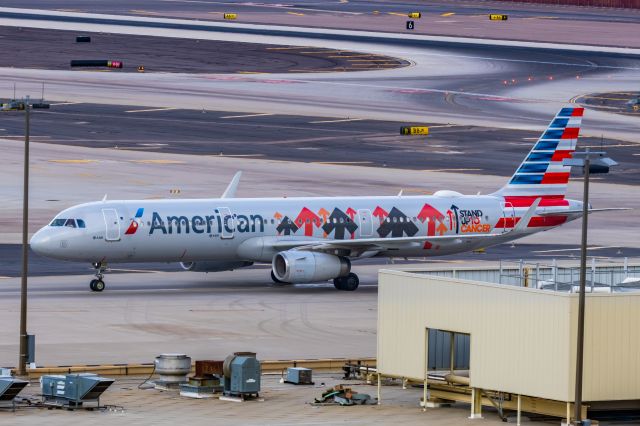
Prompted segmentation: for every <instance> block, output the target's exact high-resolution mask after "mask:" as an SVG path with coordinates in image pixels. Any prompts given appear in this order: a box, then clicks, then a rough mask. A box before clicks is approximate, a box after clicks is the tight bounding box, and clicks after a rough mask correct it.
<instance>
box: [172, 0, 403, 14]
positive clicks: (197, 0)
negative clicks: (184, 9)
mask: <svg viewBox="0 0 640 426" xmlns="http://www.w3.org/2000/svg"><path fill="white" fill-rule="evenodd" d="M160 1H164V2H168V3H203V4H222V5H228V6H238V5H240V6H257V7H264V8H273V9H291V10H307V11H310V12H329V13H339V14H344V15H362V12H347V11H343V10H331V9H311V8H308V7H298V6H293V5H288V4H267V3H253V4H252V3H240V4H238V3H235V2H226V1H204V0H160ZM403 16H404V15H403Z"/></svg>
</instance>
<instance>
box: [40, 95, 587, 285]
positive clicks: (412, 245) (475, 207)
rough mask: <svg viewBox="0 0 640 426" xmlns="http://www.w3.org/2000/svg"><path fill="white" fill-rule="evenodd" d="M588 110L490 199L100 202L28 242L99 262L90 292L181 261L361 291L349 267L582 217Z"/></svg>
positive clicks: (461, 247)
mask: <svg viewBox="0 0 640 426" xmlns="http://www.w3.org/2000/svg"><path fill="white" fill-rule="evenodd" d="M582 114H583V108H576V107H568V108H562V109H561V110H560V111H559V112H558V114H557V115H556V116H555V118H554V119H553V121H552V122H551V124H549V127H548V128H547V130H546V131H545V132H544V133H543V134H542V135H541V136H540V138H539V139H538V141H537V142H536V144H535V145H534V146H533V148H532V149H531V151H530V152H529V154H527V156H526V157H525V159H524V161H523V162H522V164H520V166H519V167H518V168H517V170H516V172H515V173H514V175H513V176H512V177H511V179H510V180H509V182H508V183H507V184H506V185H505V186H504V187H502V188H501V189H499V190H498V191H496V192H494V193H492V194H489V195H463V194H460V193H458V192H455V191H448V190H443V191H438V192H436V193H435V194H433V195H432V196H404V195H402V193H401V194H399V195H397V196H381V197H322V198H306V197H304V198H303V197H301V198H234V195H235V191H236V188H237V185H238V181H239V177H240V176H239V174H236V176H235V177H234V179H233V180H232V181H231V183H230V184H229V186H228V188H227V190H226V191H225V193H224V194H223V195H222V197H221V198H218V199H190V200H130V201H112V200H107V199H106V196H105V199H103V200H102V201H97V202H91V203H86V204H80V205H77V206H74V207H71V208H69V209H66V210H64V211H62V212H61V213H60V214H58V215H57V216H56V217H55V218H54V219H53V221H52V222H51V223H50V224H49V225H47V226H45V227H43V228H42V229H40V230H39V231H38V232H37V233H36V234H34V235H33V237H32V238H31V248H32V249H33V250H34V251H35V252H36V253H38V254H41V255H43V256H47V257H51V258H55V259H61V260H73V261H86V262H91V263H92V264H93V266H94V268H95V269H96V277H95V279H93V280H91V283H90V288H91V290H93V291H102V290H104V288H105V284H104V280H103V278H104V273H105V271H106V269H107V262H180V264H181V265H182V267H183V268H184V269H186V270H189V271H202V272H215V271H225V270H233V269H237V268H241V267H245V266H249V265H251V264H253V263H254V262H261V263H271V265H272V269H271V278H272V279H273V281H275V282H277V283H308V282H319V281H326V280H333V283H334V285H335V287H336V289H338V290H347V291H353V290H355V289H357V288H358V284H359V280H358V276H357V275H356V274H354V273H353V272H351V261H352V260H357V259H363V258H369V257H376V256H385V257H406V256H420V257H423V256H441V255H447V254H454V253H461V252H464V251H468V250H474V249H478V248H481V247H488V246H492V245H495V244H500V243H504V242H506V241H511V240H515V239H518V238H521V237H524V236H526V235H530V234H533V233H536V232H540V231H546V230H549V229H551V228H553V227H556V226H558V225H561V224H563V223H565V222H568V221H571V220H574V219H577V218H578V217H580V216H581V215H582V202H581V201H575V200H570V199H567V198H565V194H566V191H567V184H568V182H569V173H570V167H569V166H564V165H563V164H562V161H563V160H564V159H565V158H571V154H572V152H573V151H574V150H575V147H576V142H577V138H578V132H579V128H580V122H581V119H582Z"/></svg>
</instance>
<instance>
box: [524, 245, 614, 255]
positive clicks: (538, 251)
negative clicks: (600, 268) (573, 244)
mask: <svg viewBox="0 0 640 426" xmlns="http://www.w3.org/2000/svg"><path fill="white" fill-rule="evenodd" d="M619 247H620V246H598V247H587V250H602V249H609V248H619ZM578 250H580V247H578V248H570V249H554V250H537V251H534V253H556V252H562V251H578Z"/></svg>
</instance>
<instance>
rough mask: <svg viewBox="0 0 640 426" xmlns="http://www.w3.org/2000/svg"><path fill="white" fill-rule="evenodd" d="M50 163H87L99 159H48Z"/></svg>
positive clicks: (95, 161)
mask: <svg viewBox="0 0 640 426" xmlns="http://www.w3.org/2000/svg"><path fill="white" fill-rule="evenodd" d="M48 161H49V162H50V163H63V164H87V163H97V162H98V160H48Z"/></svg>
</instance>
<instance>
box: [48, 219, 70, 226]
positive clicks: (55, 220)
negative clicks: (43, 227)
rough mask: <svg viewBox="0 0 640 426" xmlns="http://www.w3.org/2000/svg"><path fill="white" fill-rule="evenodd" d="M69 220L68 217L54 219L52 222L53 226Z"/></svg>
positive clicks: (62, 224) (61, 224)
mask: <svg viewBox="0 0 640 426" xmlns="http://www.w3.org/2000/svg"><path fill="white" fill-rule="evenodd" d="M66 221H67V219H53V222H51V226H64V223H65V222H66Z"/></svg>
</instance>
